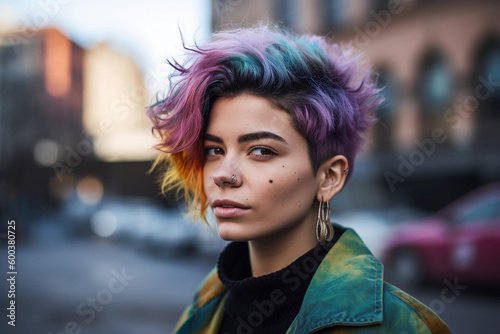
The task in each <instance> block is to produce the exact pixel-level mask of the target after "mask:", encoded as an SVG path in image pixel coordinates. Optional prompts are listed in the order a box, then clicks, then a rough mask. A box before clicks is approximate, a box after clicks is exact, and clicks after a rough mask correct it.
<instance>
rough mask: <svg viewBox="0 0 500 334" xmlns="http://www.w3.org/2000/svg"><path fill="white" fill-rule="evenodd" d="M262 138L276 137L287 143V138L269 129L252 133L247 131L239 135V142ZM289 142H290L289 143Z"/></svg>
mask: <svg viewBox="0 0 500 334" xmlns="http://www.w3.org/2000/svg"><path fill="white" fill-rule="evenodd" d="M262 138H269V139H275V140H279V141H282V142H284V143H287V142H286V140H285V138H283V137H281V136H278V135H277V134H274V133H272V132H269V131H259V132H252V133H247V134H244V135H241V136H239V137H238V143H239V144H241V143H244V142H249V141H252V140H257V139H262ZM287 144H288V143H287Z"/></svg>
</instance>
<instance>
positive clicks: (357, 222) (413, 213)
mask: <svg viewBox="0 0 500 334" xmlns="http://www.w3.org/2000/svg"><path fill="white" fill-rule="evenodd" d="M426 214H427V212H425V211H422V210H418V209H415V208H410V207H403V206H396V207H392V208H385V209H378V210H361V211H352V212H342V213H336V212H332V218H333V221H334V222H336V223H339V224H340V225H343V226H345V227H351V228H353V229H354V230H355V231H356V233H357V234H358V235H359V236H360V238H361V239H362V240H363V242H364V243H365V244H366V246H367V247H368V249H369V250H370V251H371V252H372V254H373V255H374V256H375V257H376V258H378V259H381V257H382V250H383V247H384V245H385V244H386V243H387V241H388V239H389V238H390V236H391V234H392V231H393V230H394V229H395V227H396V226H398V225H399V224H402V223H404V222H407V221H409V220H413V219H417V218H420V217H422V216H424V215H426Z"/></svg>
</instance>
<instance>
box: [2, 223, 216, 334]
mask: <svg viewBox="0 0 500 334" xmlns="http://www.w3.org/2000/svg"><path fill="white" fill-rule="evenodd" d="M40 232H41V235H42V237H41V238H39V239H38V240H35V241H33V242H29V243H25V244H23V245H19V247H18V252H17V265H18V274H17V282H16V284H17V288H16V290H17V291H16V292H17V293H16V305H17V314H16V327H15V328H13V327H10V326H7V324H6V321H4V320H5V319H3V320H2V323H1V324H0V328H2V330H0V332H2V333H23V334H24V333H44V334H45V333H47V334H48V333H53V334H56V333H61V332H63V333H65V331H67V329H66V327H65V326H68V323H71V322H74V323H75V324H76V325H75V326H77V327H75V328H80V329H81V333H106V334H112V333H116V334H127V333H130V334H132V333H145V334H146V333H151V334H154V333H171V332H172V331H173V328H174V325H175V322H176V320H177V319H178V318H179V316H180V314H181V312H182V311H183V309H184V307H185V306H186V305H187V304H188V303H189V301H190V300H191V298H192V296H193V292H194V291H195V290H196V288H197V286H198V284H199V283H200V281H201V279H202V278H203V277H204V276H205V275H206V273H207V272H208V271H209V270H210V268H211V267H212V266H213V265H214V264H215V263H216V257H215V256H214V255H213V254H212V255H211V256H210V255H203V254H195V255H185V256H172V257H155V256H153V255H149V254H148V253H145V252H138V251H137V249H135V248H134V247H133V246H130V245H127V244H124V243H120V244H117V243H113V242H110V241H109V240H106V239H101V240H99V239H74V240H72V239H64V238H61V235H60V231H59V232H58V230H56V229H53V228H52V227H51V226H49V227H46V228H45V230H44V231H40ZM114 278H115V279H116V281H113V279H114ZM111 282H112V283H111ZM110 284H111V286H110ZM0 286H1V291H7V285H6V281H5V280H2V284H1V285H0ZM103 289H104V290H103ZM109 291H112V292H111V293H109ZM4 295H5V294H4V293H2V301H3V302H2V309H5V307H6V306H5V305H6V302H5V300H6V298H5V297H6V296H4ZM110 296H111V297H110ZM92 299H93V300H94V301H95V304H92V301H91V300H92ZM82 303H83V304H82ZM94 305H95V306H94ZM79 307H80V308H79ZM4 317H5V316H4ZM70 326H71V325H70ZM5 330H7V331H5ZM75 330H77V329H75ZM67 332H68V333H73V332H72V331H71V330H70V331H67ZM77 332H78V331H75V332H74V333H77Z"/></svg>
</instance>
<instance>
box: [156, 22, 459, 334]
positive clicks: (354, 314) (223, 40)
mask: <svg viewBox="0 0 500 334" xmlns="http://www.w3.org/2000/svg"><path fill="white" fill-rule="evenodd" d="M188 55H189V58H188V60H187V61H186V63H185V64H184V65H181V64H178V63H172V66H173V67H174V68H175V70H176V78H175V79H176V81H175V84H173V85H172V88H171V90H170V91H169V92H168V94H167V97H166V98H165V99H164V100H163V101H160V102H158V103H156V104H155V105H153V106H152V107H151V108H150V109H149V111H148V113H149V116H150V117H151V119H152V120H153V122H154V131H155V132H156V133H157V134H158V135H159V137H160V139H161V142H160V144H158V148H159V149H160V150H161V151H162V152H163V153H162V155H160V157H159V158H158V160H157V161H156V164H155V167H157V166H158V165H166V166H168V167H167V170H166V172H165V174H164V178H163V189H164V190H170V189H172V188H177V189H178V190H180V189H182V190H183V191H184V195H185V197H186V199H187V201H188V203H190V210H191V213H193V214H194V216H199V217H201V218H205V214H206V211H207V209H208V208H210V209H211V210H212V212H213V214H214V216H215V220H216V224H217V231H218V233H219V235H220V237H221V238H222V239H224V240H230V241H233V242H232V243H230V244H229V245H228V246H227V247H226V248H225V250H224V251H223V252H222V253H221V255H220V257H219V261H218V264H217V266H216V267H215V268H214V269H213V271H212V272H211V273H209V275H208V276H207V278H206V279H205V280H204V282H203V283H202V284H201V286H200V288H199V290H198V291H197V292H196V293H195V297H194V300H193V302H192V304H191V305H190V306H189V307H188V308H187V309H186V311H185V312H184V314H183V315H182V317H181V319H180V320H179V323H178V326H177V329H176V333H222V334H226V333H231V334H237V333H273V334H276V333H297V334H299V333H304V334H305V333H351V332H356V333H357V332H359V333H449V330H448V328H447V326H446V325H445V324H444V323H443V322H442V321H441V319H439V317H438V316H437V315H436V314H434V313H433V312H432V311H431V310H430V309H428V308H427V307H426V306H424V305H423V304H421V303H420V302H418V301H417V300H415V299H413V298H412V297H410V296H409V295H407V294H406V293H404V292H402V291H401V290H399V289H397V288H395V287H394V286H391V285H389V284H387V283H385V282H383V267H382V264H381V263H380V262H379V261H378V260H377V259H375V258H374V257H373V256H372V254H371V253H370V251H369V250H368V249H367V248H366V246H365V245H364V244H363V242H362V241H361V240H360V238H359V237H358V236H357V234H356V233H355V232H354V231H353V230H351V229H348V228H344V227H342V226H340V225H335V224H331V222H330V208H329V201H330V200H331V199H332V198H333V197H334V196H335V195H336V194H337V193H338V192H339V191H340V190H341V189H342V188H343V186H344V184H345V183H346V182H347V181H348V180H349V178H350V176H351V175H352V172H353V168H354V156H355V154H356V152H357V151H358V149H359V148H360V146H361V144H362V142H363V137H364V135H365V134H366V132H367V130H368V129H369V128H370V126H371V124H372V123H373V119H372V111H373V110H374V108H376V107H377V105H378V104H379V102H380V101H379V98H378V95H377V93H378V91H377V89H376V88H375V86H374V83H373V82H372V81H371V80H370V77H371V76H370V75H371V73H370V72H369V71H368V70H366V69H365V70H362V69H361V68H360V60H359V58H358V57H355V56H354V55H353V53H352V52H350V51H349V50H347V51H346V50H343V49H342V48H340V47H339V46H337V45H334V44H329V43H328V42H327V41H326V40H325V39H324V38H321V37H318V36H307V37H306V36H296V35H293V34H291V33H288V32H284V31H281V30H279V29H277V28H268V27H257V28H252V29H240V30H235V31H229V32H222V33H218V34H214V36H213V40H212V42H210V43H208V44H207V45H205V46H203V47H197V48H196V49H188Z"/></svg>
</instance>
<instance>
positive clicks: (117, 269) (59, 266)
mask: <svg viewBox="0 0 500 334" xmlns="http://www.w3.org/2000/svg"><path fill="white" fill-rule="evenodd" d="M44 229H45V230H44V231H43V232H42V231H41V232H42V233H40V235H42V237H41V238H39V239H38V240H34V241H32V242H27V243H25V244H23V245H20V246H19V248H18V255H17V256H18V268H19V269H18V275H17V280H18V281H17V291H18V294H17V296H16V303H17V305H18V309H17V314H16V327H15V328H12V327H9V328H8V331H5V329H6V322H5V321H2V323H1V324H0V328H2V329H1V332H2V333H23V334H25V333H40V334H41V333H43V334H49V333H52V334H56V333H57V334H59V333H90V334H92V333H97V334H100V333H103V334H104V333H106V334H114V333H116V334H136V333H143V334H157V333H158V334H159V333H171V332H172V330H173V328H174V325H175V322H176V320H177V318H178V317H179V316H180V314H181V312H182V310H183V308H184V307H185V306H186V304H187V303H188V302H189V301H190V299H191V298H192V296H193V292H194V291H195V289H196V287H197V286H198V284H199V283H200V281H201V279H202V278H203V277H204V276H205V274H206V273H207V272H208V271H209V270H210V268H211V267H212V266H213V265H214V264H215V263H216V256H215V255H214V254H211V255H203V254H194V255H191V256H188V255H186V256H172V257H157V256H152V255H148V254H147V253H144V252H138V251H137V249H135V248H134V247H133V246H130V245H127V244H123V243H114V242H110V241H109V240H107V239H76V240H71V239H69V240H68V239H62V238H61V235H60V232H59V233H58V232H57V230H54V229H51V228H50V226H49V227H47V228H44ZM113 278H118V280H117V281H114V282H113V284H111V285H110V282H112V281H113ZM120 279H121V280H122V281H121V282H120V283H118V282H119V281H120ZM459 283H460V282H459ZM122 287H123V289H122ZM0 288H1V289H2V291H5V288H6V286H5V280H3V281H2V284H1V286H0ZM446 288H447V286H446V285H445V284H444V283H443V284H441V285H440V284H436V285H433V286H430V287H425V288H419V289H415V290H412V291H411V292H412V294H413V295H414V296H415V297H416V298H418V299H420V300H421V301H422V302H424V303H425V304H427V305H429V306H431V307H434V308H435V311H436V312H439V313H440V316H441V317H442V318H443V319H444V320H445V321H446V322H447V323H448V324H449V326H450V328H451V330H452V333H454V334H461V333H464V334H465V333H482V334H488V333H492V334H493V333H498V327H499V326H500V319H499V318H498V314H500V295H499V294H498V291H497V292H496V293H491V292H488V291H484V290H482V291H478V290H477V289H473V288H470V287H468V288H466V289H465V290H461V291H460V292H459V295H457V296H456V298H454V295H453V293H452V292H450V291H447V292H444V293H443V290H444V289H446ZM109 290H112V292H111V293H109ZM115 290H121V291H115ZM113 291H114V292H113ZM110 296H111V297H110ZM452 297H453V298H452ZM2 298H4V296H3V294H2ZM2 300H5V299H2ZM92 301H94V303H92ZM4 305H5V303H4V302H2V308H3V307H4ZM443 305H444V308H442V309H441V308H440V307H441V306H443ZM437 308H440V309H437ZM68 324H69V325H68ZM66 326H75V327H69V328H70V330H68V328H67V327H66ZM71 328H73V329H71ZM78 329H81V332H79V331H77V330H78ZM72 330H74V332H73V331H72Z"/></svg>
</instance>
